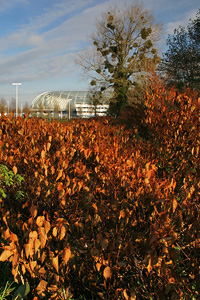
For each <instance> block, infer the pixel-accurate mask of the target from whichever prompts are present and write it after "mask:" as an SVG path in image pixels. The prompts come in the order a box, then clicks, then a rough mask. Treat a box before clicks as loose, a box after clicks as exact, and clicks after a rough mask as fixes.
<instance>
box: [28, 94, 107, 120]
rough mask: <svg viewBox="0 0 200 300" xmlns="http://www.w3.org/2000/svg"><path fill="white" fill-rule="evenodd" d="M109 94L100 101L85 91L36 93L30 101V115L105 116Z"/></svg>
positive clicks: (61, 116) (57, 116) (55, 116)
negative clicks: (94, 99) (93, 98)
mask: <svg viewBox="0 0 200 300" xmlns="http://www.w3.org/2000/svg"><path fill="white" fill-rule="evenodd" d="M109 98H110V95H109V94H104V95H103V97H102V98H101V101H96V103H95V101H93V100H92V94H91V93H90V92H87V91H55V92H45V93H42V94H40V95H38V96H37V97H36V98H35V99H34V100H33V101H32V103H31V109H30V112H31V115H32V116H37V117H52V118H61V119H63V118H69V119H70V118H74V117H80V118H90V117H93V116H106V115H107V111H108V108H109Z"/></svg>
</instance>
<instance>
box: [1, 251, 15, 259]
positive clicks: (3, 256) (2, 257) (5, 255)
mask: <svg viewBox="0 0 200 300" xmlns="http://www.w3.org/2000/svg"><path fill="white" fill-rule="evenodd" d="M11 255H13V251H11V250H4V251H3V252H2V253H1V255H0V261H5V260H7V259H8V258H9V257H10V256H11Z"/></svg>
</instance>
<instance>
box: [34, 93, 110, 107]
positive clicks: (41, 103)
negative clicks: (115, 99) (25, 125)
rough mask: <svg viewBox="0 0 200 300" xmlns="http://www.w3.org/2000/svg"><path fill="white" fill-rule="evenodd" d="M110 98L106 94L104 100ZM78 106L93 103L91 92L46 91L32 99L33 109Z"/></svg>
mask: <svg viewBox="0 0 200 300" xmlns="http://www.w3.org/2000/svg"><path fill="white" fill-rule="evenodd" d="M107 99H108V96H106V95H104V100H105V102H107V101H106V100H107ZM69 101H70V104H71V105H72V106H76V104H79V103H91V93H90V92H87V91H55V92H44V93H42V94H40V95H38V96H37V97H35V99H34V100H33V101H32V103H31V109H32V110H37V109H41V108H43V109H48V110H54V109H55V108H57V109H59V110H66V109H67V107H68V105H69Z"/></svg>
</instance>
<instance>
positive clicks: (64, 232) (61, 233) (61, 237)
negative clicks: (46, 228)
mask: <svg viewBox="0 0 200 300" xmlns="http://www.w3.org/2000/svg"><path fill="white" fill-rule="evenodd" d="M65 234H66V228H65V226H64V225H62V226H61V228H60V234H59V239H60V240H62V239H63V238H64V237H65Z"/></svg>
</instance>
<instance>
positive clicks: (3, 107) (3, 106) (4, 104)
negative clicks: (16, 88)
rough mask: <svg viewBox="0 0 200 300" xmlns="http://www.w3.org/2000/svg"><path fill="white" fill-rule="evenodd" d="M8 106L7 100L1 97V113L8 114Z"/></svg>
mask: <svg viewBox="0 0 200 300" xmlns="http://www.w3.org/2000/svg"><path fill="white" fill-rule="evenodd" d="M6 106H7V103H6V100H5V98H3V97H1V100H0V113H3V112H4V113H5V112H6Z"/></svg>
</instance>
